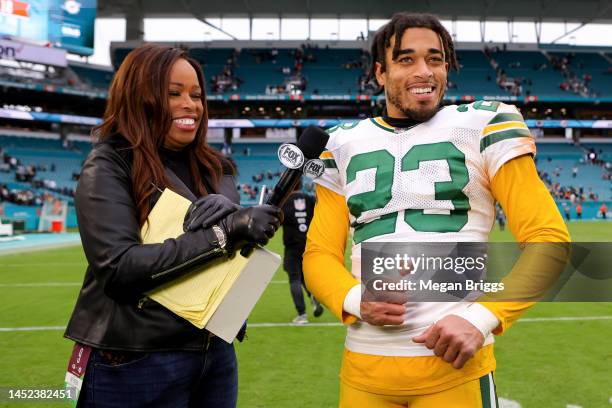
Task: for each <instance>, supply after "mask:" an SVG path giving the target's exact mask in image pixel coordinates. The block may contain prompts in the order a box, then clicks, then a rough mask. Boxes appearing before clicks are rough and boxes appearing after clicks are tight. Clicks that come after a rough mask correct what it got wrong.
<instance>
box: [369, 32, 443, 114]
mask: <svg viewBox="0 0 612 408" xmlns="http://www.w3.org/2000/svg"><path fill="white" fill-rule="evenodd" d="M395 41H396V38H395V37H391V45H390V46H389V47H388V48H387V49H386V50H385V58H386V60H385V65H386V67H385V70H384V71H383V70H382V65H381V64H380V63H379V62H376V79H377V81H378V83H379V84H380V85H381V86H384V87H385V97H386V99H387V113H388V115H389V116H391V117H394V118H411V119H414V120H418V121H426V120H429V119H430V118H431V117H432V116H433V115H435V113H436V112H437V109H438V105H439V104H440V102H441V101H442V98H443V97H444V90H445V88H446V81H447V77H448V63H447V62H445V61H444V54H443V50H444V48H443V47H442V43H441V40H440V37H439V36H438V34H436V32H435V31H433V30H430V29H429V28H408V29H406V30H405V31H404V34H403V35H402V38H401V43H400V51H399V55H398V56H397V59H396V60H395V61H394V60H393V47H394V46H395Z"/></svg>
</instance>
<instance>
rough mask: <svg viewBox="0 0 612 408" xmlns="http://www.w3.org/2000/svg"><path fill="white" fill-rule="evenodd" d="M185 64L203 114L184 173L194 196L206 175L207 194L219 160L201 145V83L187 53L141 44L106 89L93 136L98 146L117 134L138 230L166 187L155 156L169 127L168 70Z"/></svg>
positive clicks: (218, 172)
mask: <svg viewBox="0 0 612 408" xmlns="http://www.w3.org/2000/svg"><path fill="white" fill-rule="evenodd" d="M181 58H182V59H185V60H186V61H187V62H189V64H191V66H192V67H193V68H194V69H195V71H196V73H197V76H198V82H199V84H200V88H201V89H202V97H201V99H202V105H203V106H204V111H203V115H202V120H201V121H200V125H199V127H198V129H197V130H196V135H195V140H194V141H193V142H192V143H191V144H190V145H189V146H188V147H187V149H189V154H188V157H189V167H190V170H191V174H192V175H193V178H194V183H195V187H196V189H197V191H196V192H197V193H198V195H199V196H201V195H204V194H206V193H207V191H206V187H205V185H204V182H203V179H202V176H201V172H202V171H205V172H206V173H208V174H209V175H210V180H211V182H212V184H213V188H215V189H216V188H217V187H218V184H219V180H220V179H221V177H222V176H223V168H224V167H222V166H224V165H225V167H226V168H227V163H224V160H223V156H221V154H220V153H219V152H217V151H216V150H214V149H212V148H211V147H210V146H208V144H207V143H206V133H207V131H208V109H207V107H206V92H205V90H206V81H205V79H204V74H203V72H202V68H201V67H200V64H199V63H198V62H197V61H195V60H193V59H192V58H190V57H189V56H188V54H187V51H185V50H183V49H180V48H174V47H168V46H162V45H155V44H145V45H142V46H140V47H138V48H136V49H134V50H132V51H131V52H130V53H129V54H128V55H127V57H126V58H125V60H124V61H123V63H122V64H121V66H120V67H119V69H118V70H117V73H116V74H115V77H114V79H113V82H112V83H111V86H110V90H109V96H108V102H107V104H106V111H105V112H104V120H103V122H102V124H101V125H99V126H96V127H95V128H94V130H93V134H94V135H95V136H96V137H97V138H99V139H100V140H104V139H106V138H108V137H109V136H111V135H113V134H115V133H119V134H121V135H122V136H123V137H124V138H125V139H126V140H127V141H128V143H129V148H130V149H131V151H132V156H133V157H132V173H131V177H132V188H133V194H134V198H135V201H136V206H137V208H138V218H139V221H140V224H141V225H143V224H144V222H145V220H146V218H147V215H148V214H149V210H150V202H149V201H150V200H149V198H150V197H151V195H152V194H153V193H154V192H155V191H156V187H165V186H170V182H169V180H168V179H167V178H166V175H165V173H164V165H163V163H162V160H161V157H160V155H159V149H160V148H161V147H163V145H164V140H165V138H166V135H167V134H168V132H169V131H170V127H171V126H172V113H171V112H170V108H169V104H168V99H169V95H168V86H169V81H170V70H171V69H172V67H173V66H174V63H175V62H176V61H178V60H179V59H181Z"/></svg>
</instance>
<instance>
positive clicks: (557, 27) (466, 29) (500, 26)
mask: <svg viewBox="0 0 612 408" xmlns="http://www.w3.org/2000/svg"><path fill="white" fill-rule="evenodd" d="M207 21H208V22H210V23H211V24H212V25H213V26H216V27H219V28H221V29H222V30H224V31H226V32H228V33H230V34H232V35H233V36H234V37H236V38H237V39H239V40H249V39H252V40H279V39H282V40H306V39H307V38H308V34H309V32H310V39H311V40H355V39H356V38H357V36H359V34H360V33H361V32H363V34H364V35H367V32H368V30H370V31H373V30H376V29H378V28H379V27H380V26H381V25H383V24H384V23H386V22H387V20H370V21H369V22H368V21H367V20H345V19H341V20H338V19H312V20H311V21H310V27H309V21H308V20H307V19H282V20H279V19H267V18H266V19H263V18H261V19H254V20H253V24H252V27H250V29H249V20H248V19H236V18H232V19H230V18H226V19H220V18H211V19H208V20H207ZM442 23H443V24H444V25H445V26H446V28H447V29H448V31H449V32H450V33H451V34H453V33H454V34H455V38H454V39H455V41H457V42H472V41H480V39H481V34H480V24H479V22H478V21H457V22H456V23H455V29H454V30H453V25H452V23H451V22H450V21H442ZM213 26H211V25H207V24H205V23H203V22H202V21H199V20H197V19H149V18H146V19H145V20H144V32H145V33H144V36H145V40H147V41H212V40H230V39H231V37H229V36H228V35H226V34H224V33H223V32H221V31H219V30H217V29H215V28H213ZM578 26H579V24H577V23H567V24H564V23H543V24H542V38H541V42H542V43H550V42H552V41H554V40H557V41H556V43H557V44H571V45H598V46H609V47H612V24H606V25H604V24H587V25H585V26H583V27H581V28H579V29H578V30H576V31H573V32H571V33H569V34H567V35H565V34H566V33H567V32H569V31H571V30H574V29H575V28H577V27H578ZM509 36H510V35H509V27H508V24H507V23H505V22H486V23H485V41H487V42H488V41H493V42H510V40H512V42H517V43H535V42H536V33H535V27H534V24H533V23H529V22H515V23H514V29H513V38H512V39H510V38H509ZM94 38H95V39H94V55H93V56H91V57H90V58H89V62H90V63H93V64H100V65H110V56H109V44H110V42H111V41H125V19H109V18H98V19H96V24H95V37H94Z"/></svg>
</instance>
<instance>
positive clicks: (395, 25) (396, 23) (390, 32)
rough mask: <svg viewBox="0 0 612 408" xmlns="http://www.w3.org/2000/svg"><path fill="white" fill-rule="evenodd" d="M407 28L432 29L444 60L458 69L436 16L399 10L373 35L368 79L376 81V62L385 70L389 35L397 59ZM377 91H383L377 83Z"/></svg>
mask: <svg viewBox="0 0 612 408" xmlns="http://www.w3.org/2000/svg"><path fill="white" fill-rule="evenodd" d="M408 28H429V29H430V30H432V31H434V32H435V33H436V34H438V36H439V37H440V42H441V43H442V47H443V52H444V60H445V61H446V62H447V63H448V65H449V67H450V68H452V69H454V70H455V71H459V62H458V61H457V54H456V53H455V45H454V44H453V39H452V38H451V36H450V34H449V33H448V31H446V28H444V26H443V25H442V23H440V20H438V17H436V16H434V15H433V14H418V13H407V12H400V13H395V14H394V15H393V17H391V20H390V21H389V22H388V23H387V24H385V25H384V26H382V27H381V28H380V29H379V30H378V31H377V32H376V34H375V35H374V41H373V42H372V48H371V53H372V65H371V66H370V72H369V73H368V78H367V80H368V81H372V80H373V81H374V82H375V83H376V84H378V81H376V63H377V62H378V63H380V65H381V70H382V71H385V69H386V61H385V51H386V49H387V48H389V47H390V46H391V37H393V36H395V44H394V46H393V54H392V58H393V60H395V59H397V57H398V55H399V51H400V45H401V39H402V35H404V31H406V29H408ZM378 88H379V89H378V92H377V93H380V92H382V91H383V87H382V86H380V85H378Z"/></svg>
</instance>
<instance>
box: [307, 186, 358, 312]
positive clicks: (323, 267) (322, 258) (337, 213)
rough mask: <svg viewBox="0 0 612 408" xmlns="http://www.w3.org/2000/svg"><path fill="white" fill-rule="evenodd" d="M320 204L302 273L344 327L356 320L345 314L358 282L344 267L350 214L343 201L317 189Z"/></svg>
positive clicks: (309, 285)
mask: <svg viewBox="0 0 612 408" xmlns="http://www.w3.org/2000/svg"><path fill="white" fill-rule="evenodd" d="M316 192H317V204H316V206H315V212H314V217H313V219H312V222H311V223H310V227H309V228H308V236H307V240H306V251H305V252H304V261H303V271H304V280H305V281H306V286H307V287H308V289H309V290H310V291H311V292H312V294H313V295H314V296H315V297H316V298H317V299H318V300H319V301H320V302H321V303H323V304H324V305H325V306H326V307H327V308H328V309H329V310H330V311H331V312H332V313H333V314H334V315H335V316H336V317H338V318H339V319H340V320H341V321H342V322H343V323H345V324H351V323H354V322H355V321H356V320H357V318H356V317H355V316H353V315H350V314H348V313H346V312H344V310H343V305H344V298H345V297H346V294H347V293H348V291H349V290H350V289H351V288H352V287H353V286H355V285H358V284H359V281H358V280H357V279H355V278H354V277H353V275H352V274H351V273H350V272H349V271H348V270H347V269H346V267H345V266H344V251H345V249H346V240H347V237H348V231H349V211H348V207H347V205H346V201H345V200H344V197H343V196H341V195H339V194H337V193H335V192H333V191H331V190H329V189H327V188H325V187H322V186H320V185H317V189H316Z"/></svg>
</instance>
